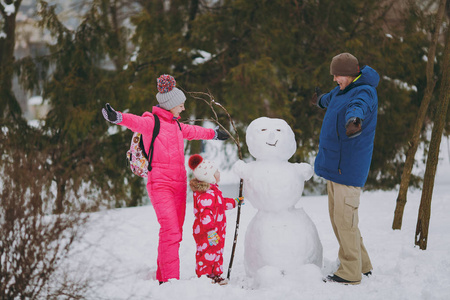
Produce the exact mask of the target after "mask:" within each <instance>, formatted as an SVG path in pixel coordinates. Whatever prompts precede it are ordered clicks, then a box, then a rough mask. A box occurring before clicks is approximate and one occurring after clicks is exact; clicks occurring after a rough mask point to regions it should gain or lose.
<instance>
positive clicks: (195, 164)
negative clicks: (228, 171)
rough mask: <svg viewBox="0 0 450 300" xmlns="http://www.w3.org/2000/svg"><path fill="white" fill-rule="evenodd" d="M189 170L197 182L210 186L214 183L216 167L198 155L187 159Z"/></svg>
mask: <svg viewBox="0 0 450 300" xmlns="http://www.w3.org/2000/svg"><path fill="white" fill-rule="evenodd" d="M189 168H191V169H192V172H193V173H194V177H195V178H197V179H198V180H199V181H203V182H207V183H211V184H215V183H216V178H215V177H214V174H215V173H216V171H217V167H216V164H215V163H214V162H213V161H210V160H206V159H203V157H201V156H200V155H198V154H194V155H192V156H191V157H190V158H189Z"/></svg>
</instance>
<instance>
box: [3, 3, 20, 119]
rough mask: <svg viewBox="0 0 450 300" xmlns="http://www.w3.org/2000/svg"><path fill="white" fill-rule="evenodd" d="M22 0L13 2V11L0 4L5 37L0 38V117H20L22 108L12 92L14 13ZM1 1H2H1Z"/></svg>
mask: <svg viewBox="0 0 450 300" xmlns="http://www.w3.org/2000/svg"><path fill="white" fill-rule="evenodd" d="M21 2H22V0H18V1H16V2H15V3H14V7H15V10H14V13H7V12H6V11H5V7H4V4H0V13H1V14H2V17H3V22H2V23H1V24H2V25H3V26H2V27H1V28H0V32H3V33H4V34H5V35H6V37H3V38H0V99H2V101H0V117H6V116H9V117H12V119H13V120H16V119H18V118H20V117H21V115H22V109H21V108H20V105H19V103H18V102H17V99H16V97H15V96H14V93H13V92H12V79H13V65H14V60H15V59H14V46H15V43H16V36H15V31H16V15H17V12H18V11H19V7H20V4H21ZM2 3H3V2H2Z"/></svg>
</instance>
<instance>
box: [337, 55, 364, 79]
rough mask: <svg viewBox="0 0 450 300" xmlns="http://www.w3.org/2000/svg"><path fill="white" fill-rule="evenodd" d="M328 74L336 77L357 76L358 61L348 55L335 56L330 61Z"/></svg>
mask: <svg viewBox="0 0 450 300" xmlns="http://www.w3.org/2000/svg"><path fill="white" fill-rule="evenodd" d="M330 74H331V75H336V76H358V74H359V63H358V59H357V58H356V57H354V56H353V55H351V54H350V53H341V54H338V55H336V56H335V57H333V59H332V60H331V64H330Z"/></svg>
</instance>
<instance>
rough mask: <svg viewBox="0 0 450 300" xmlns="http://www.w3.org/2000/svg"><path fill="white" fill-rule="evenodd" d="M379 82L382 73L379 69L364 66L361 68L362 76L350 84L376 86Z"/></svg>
mask: <svg viewBox="0 0 450 300" xmlns="http://www.w3.org/2000/svg"><path fill="white" fill-rule="evenodd" d="M379 82H380V75H378V73H377V71H375V70H374V69H372V68H371V67H369V66H364V67H362V69H361V77H359V78H358V80H356V81H355V82H354V83H353V84H351V85H350V86H360V85H370V86H372V87H374V88H376V87H377V86H378V83H379Z"/></svg>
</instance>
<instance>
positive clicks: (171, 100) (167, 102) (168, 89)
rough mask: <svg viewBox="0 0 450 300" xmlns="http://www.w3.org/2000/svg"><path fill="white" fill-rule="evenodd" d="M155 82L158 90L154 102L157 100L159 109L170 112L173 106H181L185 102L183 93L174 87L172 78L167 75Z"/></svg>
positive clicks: (174, 82)
mask: <svg viewBox="0 0 450 300" xmlns="http://www.w3.org/2000/svg"><path fill="white" fill-rule="evenodd" d="M156 82H157V88H158V94H156V100H158V103H159V106H160V107H161V108H164V109H165V110H171V109H172V108H174V107H175V106H178V105H180V104H183V103H184V102H185V101H186V96H185V95H184V93H183V92H182V91H181V90H180V89H178V88H176V87H175V85H176V84H177V82H176V81H175V78H173V77H172V76H170V75H167V74H164V75H161V76H159V78H158V79H157V80H156Z"/></svg>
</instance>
